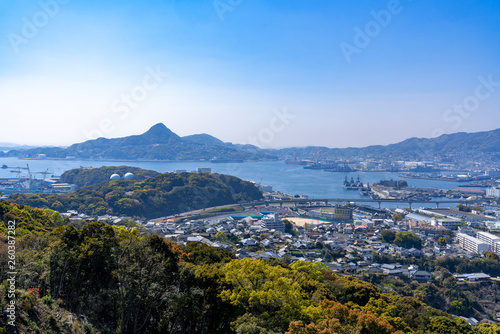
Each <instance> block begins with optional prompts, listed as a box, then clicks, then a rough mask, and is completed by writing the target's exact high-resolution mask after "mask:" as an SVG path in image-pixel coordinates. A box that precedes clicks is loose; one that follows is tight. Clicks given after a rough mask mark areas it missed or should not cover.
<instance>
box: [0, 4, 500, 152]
mask: <svg viewBox="0 0 500 334" xmlns="http://www.w3.org/2000/svg"><path fill="white" fill-rule="evenodd" d="M499 18H500V1H498V0H490V1H486V0H475V1H473V0H461V1H449V0H446V1H445V0H433V1H431V0H413V1H411V0H401V1H396V0H391V1H385V0H384V1H374V0H355V1H354V0H351V1H346V0H315V1H306V0H302V1H298V0H268V1H262V0H215V1H214V0H189V1H186V0H149V1H131V0H120V1H102V0H100V1H97V0H87V1H75V0H41V1H31V0H30V1H28V0H16V1H2V2H1V3H0V36H1V38H0V50H1V52H0V112H1V123H0V124H1V125H2V126H1V130H0V142H14V143H18V144H32V145H33V144H34V145H69V144H72V143H75V142H82V141H85V140H87V139H90V138H93V137H95V136H98V135H102V136H104V137H122V136H127V135H132V134H138V133H142V132H144V131H146V130H147V129H148V128H149V127H151V126H152V125H154V124H155V123H159V122H162V123H164V124H165V125H166V126H167V127H169V128H170V129H171V130H172V131H174V132H175V133H177V134H179V135H181V136H183V135H189V134H195V133H209V134H211V135H214V136H216V137H218V138H220V139H222V140H224V141H231V142H234V143H253V144H257V145H259V146H262V147H286V146H306V145H321V146H329V147H348V146H366V145H371V144H389V143H394V142H398V141H401V140H404V139H406V138H408V137H413V136H416V137H433V136H436V135H439V134H441V133H452V132H458V131H465V132H474V131H483V130H491V129H495V128H499V127H500V112H499V111H500V19H499Z"/></svg>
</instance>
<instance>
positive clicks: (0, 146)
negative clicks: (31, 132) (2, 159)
mask: <svg viewBox="0 0 500 334" xmlns="http://www.w3.org/2000/svg"><path fill="white" fill-rule="evenodd" d="M35 147H36V146H30V145H18V144H13V143H0V151H10V150H28V149H30V148H35Z"/></svg>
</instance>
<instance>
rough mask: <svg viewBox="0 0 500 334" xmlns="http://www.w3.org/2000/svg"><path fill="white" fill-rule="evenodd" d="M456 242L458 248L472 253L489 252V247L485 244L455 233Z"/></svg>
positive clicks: (468, 236)
mask: <svg viewBox="0 0 500 334" xmlns="http://www.w3.org/2000/svg"><path fill="white" fill-rule="evenodd" d="M457 242H458V244H459V245H460V247H462V248H463V249H465V250H467V251H469V252H472V253H477V254H481V253H482V252H484V251H487V250H490V245H488V244H487V243H486V242H484V241H482V240H479V239H478V238H474V237H471V236H470V235H467V234H464V233H457Z"/></svg>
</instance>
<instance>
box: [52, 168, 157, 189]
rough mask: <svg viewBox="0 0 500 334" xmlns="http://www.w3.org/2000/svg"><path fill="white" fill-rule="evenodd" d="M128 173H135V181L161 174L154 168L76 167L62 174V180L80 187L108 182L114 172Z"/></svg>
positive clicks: (122, 175) (123, 174) (121, 175)
mask: <svg viewBox="0 0 500 334" xmlns="http://www.w3.org/2000/svg"><path fill="white" fill-rule="evenodd" d="M127 173H132V174H134V180H135V181H142V180H145V179H147V178H148V177H152V176H156V175H158V174H160V173H158V172H156V171H154V170H147V169H142V168H139V167H130V166H103V167H100V168H76V169H71V170H68V171H66V172H64V173H63V174H62V175H61V179H60V181H61V182H66V183H70V184H76V185H77V186H78V187H85V186H91V185H94V184H97V183H102V182H108V181H109V177H110V176H111V175H113V174H118V175H120V177H122V178H123V177H124V176H125V174H127Z"/></svg>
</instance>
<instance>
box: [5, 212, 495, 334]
mask: <svg viewBox="0 0 500 334" xmlns="http://www.w3.org/2000/svg"><path fill="white" fill-rule="evenodd" d="M16 241H17V244H16V245H17V248H16V251H17V253H16V271H17V276H16V277H17V278H18V279H16V290H15V293H16V299H15V301H16V306H17V309H16V314H17V319H16V325H17V331H13V330H12V328H8V327H7V320H6V318H5V317H0V331H1V332H2V333H48V334H51V333H75V334H83V333H103V334H104V333H120V334H126V333H137V334H139V333H141V334H142V333H144V334H149V333H190V334H252V333H267V334H284V333H287V334H403V333H413V334H424V333H431V334H495V333H498V326H494V325H491V324H481V325H478V326H476V327H472V326H470V325H469V324H467V322H466V321H465V320H464V319H461V318H458V317H452V316H451V315H449V314H446V313H445V312H442V311H439V310H437V309H435V308H432V307H430V306H428V305H426V304H425V303H423V302H422V301H421V300H419V298H416V297H415V296H413V295H412V292H411V290H410V292H409V295H407V294H405V295H404V296H402V295H397V294H393V293H382V292H381V291H380V290H379V289H378V288H377V287H376V286H374V285H373V284H370V283H368V282H364V281H361V280H359V279H357V278H353V277H348V276H338V275H336V274H335V273H333V272H332V271H330V270H329V268H328V267H327V266H326V265H324V264H323V263H320V262H317V263H312V262H306V261H296V262H293V263H291V264H287V263H285V262H282V261H281V260H277V259H270V260H262V259H249V258H245V259H242V260H237V259H235V258H234V255H233V254H231V253H229V252H228V251H225V250H222V249H218V248H214V247H210V246H207V245H205V244H201V243H187V245H185V246H182V245H177V244H173V243H171V242H168V241H166V240H165V238H161V237H159V236H157V235H144V236H141V235H139V233H138V231H137V230H136V229H126V228H124V227H116V226H113V227H112V226H109V225H106V224H104V223H102V222H97V223H95V222H92V223H88V224H86V225H85V226H83V227H82V228H81V229H77V228H75V227H74V226H73V225H65V226H62V227H59V228H57V229H55V230H54V231H52V232H51V233H47V234H42V235H31V236H26V237H23V238H19V239H18V240H16ZM0 248H1V249H6V248H7V243H6V242H5V240H2V239H0ZM7 268H8V258H7V256H0V280H1V281H3V282H5V279H7V278H8V277H10V276H9V275H8V273H7V272H8V269H7ZM2 286H4V288H5V287H7V286H8V285H6V284H5V283H2ZM5 291H7V289H6V288H5ZM406 293H408V292H406ZM8 298H9V297H8V294H7V293H2V294H0V304H1V305H7V303H10V300H9V299H8ZM77 315H78V316H77Z"/></svg>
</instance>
